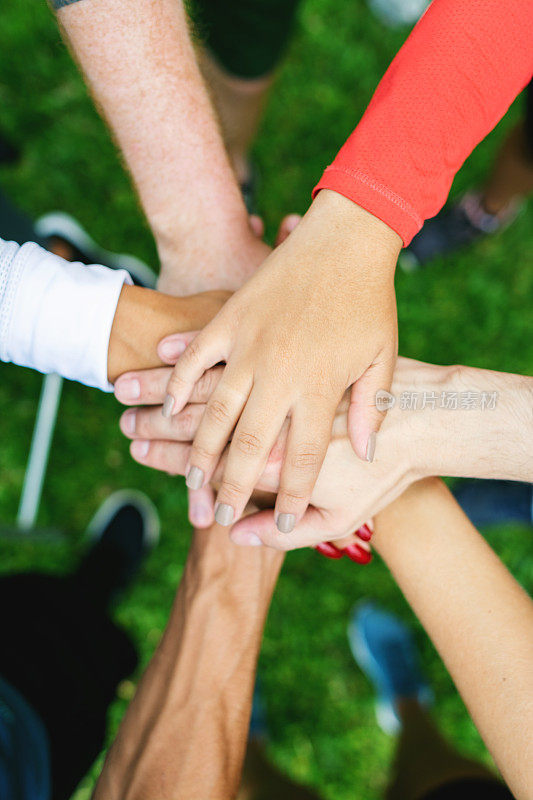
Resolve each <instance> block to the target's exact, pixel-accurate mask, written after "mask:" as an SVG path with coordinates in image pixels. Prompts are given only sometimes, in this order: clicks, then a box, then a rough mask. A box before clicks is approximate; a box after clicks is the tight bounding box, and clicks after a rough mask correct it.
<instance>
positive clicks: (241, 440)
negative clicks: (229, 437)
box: [233, 431, 263, 456]
mask: <svg viewBox="0 0 533 800" xmlns="http://www.w3.org/2000/svg"><path fill="white" fill-rule="evenodd" d="M233 444H234V447H235V448H236V449H237V450H238V452H239V453H241V454H242V455H245V456H256V455H258V453H260V452H261V450H262V448H263V445H262V441H261V439H260V438H259V436H255V434H253V433H248V432H247V431H238V432H237V433H236V434H235V436H234V437H233Z"/></svg>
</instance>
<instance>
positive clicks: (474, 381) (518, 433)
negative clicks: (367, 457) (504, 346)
mask: <svg viewBox="0 0 533 800" xmlns="http://www.w3.org/2000/svg"><path fill="white" fill-rule="evenodd" d="M532 384H533V379H532V378H526V377H523V376H520V375H511V374H506V373H498V372H493V371H491V370H483V369H476V368H473V367H466V366H458V365H454V366H436V365H433V364H423V363H421V362H416V361H411V360H410V359H399V361H398V368H397V369H396V372H395V376H394V381H393V387H392V390H391V391H392V394H393V396H394V399H395V405H394V409H393V412H392V413H393V415H394V417H395V419H396V422H397V426H398V430H399V431H401V434H400V436H401V437H403V439H404V440H408V441H409V446H408V448H407V450H406V454H407V459H408V471H409V474H410V475H411V476H412V477H413V478H414V479H420V478H425V477H430V476H433V475H441V476H453V477H477V478H507V479H511V480H530V479H531V473H532V472H533V465H532V460H531V451H532V449H533V420H532V416H531V398H532V394H533V389H532ZM389 414H391V411H389V412H388V415H389ZM388 415H387V416H388ZM528 476H529V477H528Z"/></svg>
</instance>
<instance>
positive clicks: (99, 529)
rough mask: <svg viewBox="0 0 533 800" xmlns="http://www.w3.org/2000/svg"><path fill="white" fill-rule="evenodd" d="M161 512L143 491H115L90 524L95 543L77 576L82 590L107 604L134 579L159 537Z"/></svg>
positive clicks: (92, 538) (89, 529)
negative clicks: (158, 511) (159, 514)
mask: <svg viewBox="0 0 533 800" xmlns="http://www.w3.org/2000/svg"><path fill="white" fill-rule="evenodd" d="M159 529H160V524H159V516H158V514H157V511H156V508H155V506H154V504H153V503H152V501H151V500H149V499H148V497H146V495H145V494H143V493H142V492H137V491H134V490H132V489H124V490H122V491H119V492H115V493H114V494H112V495H111V496H110V497H108V498H107V500H106V501H105V502H104V503H103V504H102V505H101V506H100V508H99V509H98V511H97V512H96V514H95V515H94V517H93V518H92V520H91V522H90V523H89V525H88V527H87V535H88V537H89V539H90V540H91V541H92V546H91V547H90V549H89V551H88V552H87V554H86V555H85V557H84V558H83V559H82V562H81V564H80V566H79V567H78V570H77V572H76V574H75V577H74V580H75V582H76V584H77V586H78V589H80V591H83V592H84V593H86V594H88V595H89V596H90V597H91V598H93V599H94V601H95V603H97V604H98V605H102V606H104V607H106V606H107V605H109V603H110V602H111V601H112V600H114V599H115V598H116V596H117V595H118V594H119V593H121V592H123V591H124V590H125V589H127V587H128V586H129V585H130V584H131V583H132V581H133V580H134V578H135V576H136V575H137V573H138V572H139V569H140V567H141V565H142V563H143V561H144V559H145V558H146V556H147V554H148V553H149V552H150V550H152V548H153V547H154V546H155V545H156V544H157V542H158V540H159Z"/></svg>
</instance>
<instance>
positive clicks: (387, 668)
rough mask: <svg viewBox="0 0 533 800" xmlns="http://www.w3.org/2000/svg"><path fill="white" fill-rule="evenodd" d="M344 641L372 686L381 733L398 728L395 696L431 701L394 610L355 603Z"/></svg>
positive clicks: (407, 633) (410, 641) (409, 637)
mask: <svg viewBox="0 0 533 800" xmlns="http://www.w3.org/2000/svg"><path fill="white" fill-rule="evenodd" d="M348 641H349V643H350V649H351V651H352V654H353V657H354V658H355V660H356V662H357V663H358V665H359V666H360V668H361V670H362V671H363V672H364V674H365V675H366V676H367V678H368V679H369V681H370V682H371V683H372V684H373V686H374V688H375V690H376V694H377V699H376V717H377V721H378V724H379V726H380V727H381V729H382V730H383V731H385V733H389V734H395V733H398V731H399V730H400V728H401V720H400V717H399V716H398V712H397V702H398V700H400V699H408V698H410V699H415V700H417V701H418V702H419V703H420V704H421V705H424V706H430V705H431V704H432V703H433V692H432V691H431V688H430V687H429V685H428V683H427V681H426V680H425V678H424V676H423V674H422V671H421V669H420V665H419V662H418V653H417V650H416V646H415V643H414V640H413V636H412V634H411V632H410V630H409V629H408V628H407V626H406V625H404V623H403V622H401V620H400V619H398V617H396V616H395V615H394V614H389V613H388V612H387V611H383V610H381V609H380V608H378V607H377V606H375V605H374V604H373V603H370V602H366V601H363V602H362V603H358V604H357V605H356V606H355V607H354V609H353V611H352V616H351V619H350V622H349V624H348Z"/></svg>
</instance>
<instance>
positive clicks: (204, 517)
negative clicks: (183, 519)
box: [189, 506, 212, 528]
mask: <svg viewBox="0 0 533 800" xmlns="http://www.w3.org/2000/svg"><path fill="white" fill-rule="evenodd" d="M189 519H190V520H191V523H192V524H193V525H198V527H199V528H202V527H204V528H206V527H207V526H208V525H209V523H210V522H211V520H212V517H211V514H210V513H209V509H208V508H207V506H191V507H190V508H189Z"/></svg>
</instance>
